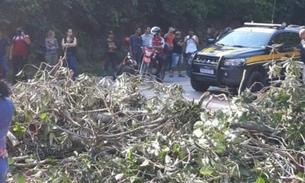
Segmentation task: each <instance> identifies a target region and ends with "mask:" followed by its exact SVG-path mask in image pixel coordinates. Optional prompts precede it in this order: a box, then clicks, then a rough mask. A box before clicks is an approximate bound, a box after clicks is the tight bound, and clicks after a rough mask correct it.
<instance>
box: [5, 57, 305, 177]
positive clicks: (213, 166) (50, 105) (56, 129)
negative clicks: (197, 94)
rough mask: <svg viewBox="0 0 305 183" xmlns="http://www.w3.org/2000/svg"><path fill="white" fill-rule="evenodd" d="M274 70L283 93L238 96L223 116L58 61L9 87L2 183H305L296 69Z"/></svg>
mask: <svg viewBox="0 0 305 183" xmlns="http://www.w3.org/2000/svg"><path fill="white" fill-rule="evenodd" d="M273 67H284V68H285V71H286V72H285V75H286V78H285V79H284V80H283V81H282V84H281V86H279V87H278V86H275V84H274V85H273V84H272V85H271V86H269V87H266V88H264V89H263V90H262V91H261V92H258V93H251V92H249V91H245V92H243V93H241V95H240V96H239V97H235V98H234V99H233V104H231V105H230V108H229V110H227V111H221V110H218V111H211V110H208V109H207V108H205V107H206V106H204V107H203V108H202V106H203V101H206V100H207V99H208V100H210V99H211V98H210V97H223V98H225V99H226V97H224V96H223V95H221V96H213V95H212V94H210V93H204V94H203V95H202V97H201V99H200V100H199V101H198V102H196V101H189V100H187V99H186V98H184V96H183V90H182V87H181V86H180V85H176V84H160V83H156V82H151V81H148V80H145V81H143V80H141V79H140V78H139V77H137V76H129V75H127V74H124V75H122V76H120V77H119V78H118V80H117V81H116V82H113V81H111V80H110V79H108V78H103V79H100V78H97V77H95V76H91V75H88V74H83V75H81V76H80V77H79V78H78V79H77V80H75V81H73V80H71V79H69V78H70V77H69V76H71V73H70V71H69V70H68V69H66V68H64V67H61V65H60V64H58V65H57V66H55V67H50V66H47V65H45V64H42V65H41V67H40V68H37V69H38V70H37V72H36V74H35V75H34V77H33V79H32V80H30V81H29V82H19V83H17V84H16V85H15V86H14V87H13V96H12V98H13V101H14V103H15V107H16V115H15V117H14V121H13V126H12V129H11V131H12V133H13V134H14V135H15V136H16V138H17V140H18V141H19V144H18V145H15V146H12V144H8V147H9V152H10V155H11V156H12V157H11V158H10V159H9V163H10V165H11V168H12V172H11V174H12V175H11V176H9V180H10V181H11V182H16V181H18V180H21V182H22V180H24V182H135V183H136V182H175V183H176V182H181V183H182V182H183V183H185V182H215V183H216V182H258V183H263V182H297V181H299V182H304V177H303V173H304V158H305V154H304V153H303V151H304V147H305V146H304V135H303V134H304V129H305V124H304V122H303V121H304V116H305V113H304V107H305V105H304V104H305V102H304V101H305V97H304V96H305V91H304V88H303V84H302V82H301V80H300V67H301V63H299V62H296V61H294V60H293V59H291V58H285V59H283V61H281V62H271V63H270V70H271V72H280V70H279V69H272V68H273ZM270 74H271V75H274V76H277V75H279V73H270ZM152 93H153V95H152ZM226 100H228V99H226ZM206 105H209V102H208V103H207V104H206Z"/></svg>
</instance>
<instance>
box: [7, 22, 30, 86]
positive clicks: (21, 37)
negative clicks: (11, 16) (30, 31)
mask: <svg viewBox="0 0 305 183" xmlns="http://www.w3.org/2000/svg"><path fill="white" fill-rule="evenodd" d="M29 44H31V40H30V36H29V35H26V34H25V33H24V31H23V29H22V28H18V29H17V31H16V35H15V36H14V37H13V39H12V44H11V49H10V56H9V60H12V61H13V84H14V83H16V82H17V76H16V75H17V74H18V73H19V72H20V71H21V70H22V69H23V67H24V66H25V65H26V64H27V59H28V54H29V53H28V52H29V50H28V45H29ZM21 79H22V80H26V79H27V76H26V74H24V75H23V76H22V78H21Z"/></svg>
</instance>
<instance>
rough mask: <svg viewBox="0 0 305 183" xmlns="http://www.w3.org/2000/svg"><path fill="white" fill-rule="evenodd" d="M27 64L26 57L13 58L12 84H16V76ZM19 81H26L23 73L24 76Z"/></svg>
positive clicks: (15, 56)
mask: <svg viewBox="0 0 305 183" xmlns="http://www.w3.org/2000/svg"><path fill="white" fill-rule="evenodd" d="M26 64H27V57H26V56H19V55H18V56H17V55H14V56H13V75H14V76H13V83H16V82H17V78H18V77H17V76H16V75H17V74H18V73H19V72H20V71H21V70H22V69H23V67H24V66H25V65H26ZM21 80H23V81H26V80H27V75H26V72H24V75H22V76H21Z"/></svg>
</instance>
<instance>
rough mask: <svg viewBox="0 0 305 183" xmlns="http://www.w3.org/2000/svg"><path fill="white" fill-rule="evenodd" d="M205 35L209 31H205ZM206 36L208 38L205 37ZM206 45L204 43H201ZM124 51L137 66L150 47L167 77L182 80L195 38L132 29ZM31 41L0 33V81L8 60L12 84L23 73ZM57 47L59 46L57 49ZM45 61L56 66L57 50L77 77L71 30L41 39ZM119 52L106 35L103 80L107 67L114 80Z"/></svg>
mask: <svg viewBox="0 0 305 183" xmlns="http://www.w3.org/2000/svg"><path fill="white" fill-rule="evenodd" d="M208 33H209V31H208ZM208 35H209V34H208ZM204 42H208V41H204ZM124 43H125V45H124V46H125V48H127V50H128V51H129V52H130V54H131V56H132V57H133V58H134V59H135V60H136V61H137V63H138V64H139V65H140V64H141V62H142V55H143V48H144V47H153V48H154V49H155V50H156V51H157V59H158V60H159V61H160V62H162V64H163V67H166V68H168V70H169V71H170V73H169V77H173V76H174V72H176V71H177V72H178V76H179V77H184V75H183V74H182V73H181V68H182V64H183V60H184V58H187V56H188V55H189V54H191V53H193V52H195V51H196V50H197V49H198V45H199V38H198V36H196V35H195V34H194V31H193V30H189V32H188V34H187V35H186V36H184V37H182V32H181V31H179V30H175V28H173V27H169V29H168V31H167V32H166V33H165V34H163V33H162V30H161V28H160V27H158V26H154V27H152V28H151V27H149V26H146V27H145V28H144V32H143V34H142V28H141V27H136V29H135V32H134V34H132V35H131V36H128V37H126V38H125V39H124ZM30 44H31V39H30V36H29V35H28V34H25V32H24V30H23V29H22V28H17V30H16V35H15V36H14V37H13V38H12V40H11V41H9V40H7V39H5V38H4V36H3V35H2V32H1V31H0V67H1V72H0V73H1V77H2V78H6V77H7V72H8V64H7V63H8V60H10V61H11V63H12V70H13V80H12V83H13V84H14V83H16V81H17V76H16V75H17V74H18V73H19V72H20V71H21V70H22V69H23V67H24V66H25V65H26V64H27V62H28V55H29V45H30ZM60 44H61V45H60ZM44 45H45V61H46V62H47V63H48V64H50V65H54V64H56V63H57V62H58V57H59V55H58V53H59V50H60V48H62V49H63V50H64V53H65V56H66V57H65V58H66V62H65V63H64V64H65V66H68V67H69V68H70V69H71V70H72V71H73V79H75V78H76V77H77V76H78V72H77V51H76V50H77V39H76V37H75V36H74V34H73V31H72V29H68V30H67V32H66V36H65V37H64V38H63V39H62V40H61V42H59V41H58V40H57V39H56V35H55V32H54V31H53V30H50V31H48V32H47V35H46V38H45V44H44ZM121 48H122V44H120V41H118V39H116V38H115V33H114V32H113V31H109V32H108V36H107V38H106V41H105V44H104V45H103V49H104V53H105V57H103V58H105V59H104V65H103V76H106V75H107V74H108V70H109V67H110V68H111V74H112V77H113V79H114V80H115V79H116V66H117V64H119V63H118V52H119V51H120V50H122V49H121ZM19 79H22V80H26V79H27V77H26V74H23V75H21V77H20V76H19Z"/></svg>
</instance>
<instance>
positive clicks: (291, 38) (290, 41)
mask: <svg viewBox="0 0 305 183" xmlns="http://www.w3.org/2000/svg"><path fill="white" fill-rule="evenodd" d="M299 43H300V38H299V34H298V33H293V32H290V33H288V34H287V37H286V41H285V46H284V49H293V48H294V47H296V46H297V45H298V44H299Z"/></svg>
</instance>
